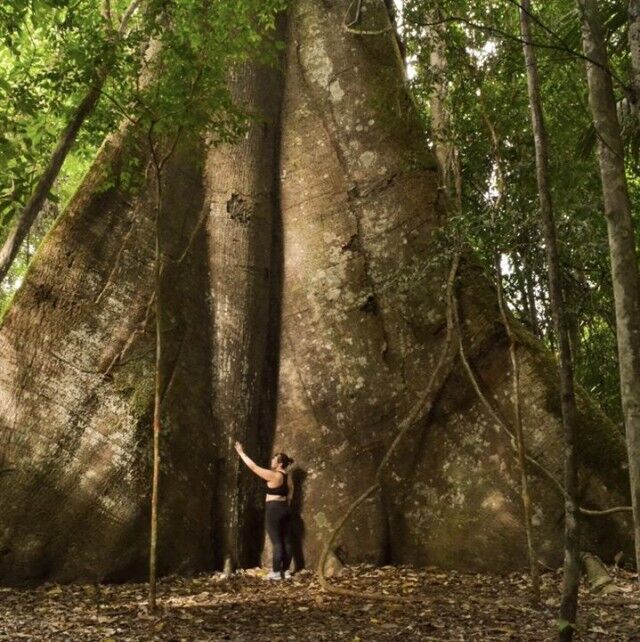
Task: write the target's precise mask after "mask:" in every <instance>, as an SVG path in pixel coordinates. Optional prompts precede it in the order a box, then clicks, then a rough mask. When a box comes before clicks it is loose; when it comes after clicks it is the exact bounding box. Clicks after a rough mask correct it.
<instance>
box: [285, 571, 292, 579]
mask: <svg viewBox="0 0 640 642" xmlns="http://www.w3.org/2000/svg"><path fill="white" fill-rule="evenodd" d="M284 579H285V580H290V579H291V571H285V572H284Z"/></svg>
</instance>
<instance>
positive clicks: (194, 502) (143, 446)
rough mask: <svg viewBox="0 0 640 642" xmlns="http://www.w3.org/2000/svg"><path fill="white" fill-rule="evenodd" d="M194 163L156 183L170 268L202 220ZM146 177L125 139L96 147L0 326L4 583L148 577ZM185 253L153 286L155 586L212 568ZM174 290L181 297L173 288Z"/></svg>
mask: <svg viewBox="0 0 640 642" xmlns="http://www.w3.org/2000/svg"><path fill="white" fill-rule="evenodd" d="M197 155H198V150H197V149H189V150H188V151H185V153H180V154H179V156H177V157H176V160H174V161H173V163H172V165H171V166H169V168H168V169H169V171H168V172H167V176H168V177H170V178H168V179H167V185H166V186H165V191H166V193H167V194H168V195H169V196H168V200H167V201H166V202H165V203H163V204H162V208H163V213H162V217H161V224H162V231H161V233H162V237H163V239H165V242H164V243H163V245H164V246H165V247H164V248H163V249H164V250H165V251H166V252H168V253H171V254H174V253H178V252H179V251H180V248H181V247H182V246H183V245H184V244H185V243H186V241H187V239H188V238H189V235H190V232H191V229H192V228H193V224H194V221H193V219H194V214H197V213H199V211H200V209H201V203H202V187H201V179H200V175H199V173H198V162H197ZM200 156H202V154H200ZM178 157H179V159H180V160H179V161H178V160H177V159H178ZM134 165H135V166H137V167H138V168H139V169H138V171H139V174H140V178H141V185H137V186H131V187H127V186H126V185H125V184H124V183H123V182H122V176H125V175H127V174H128V173H130V172H131V167H132V166H134ZM200 165H201V163H200ZM178 168H179V171H175V170H176V169H178ZM172 169H173V170H174V171H171V170H172ZM150 171H151V170H150V168H149V166H148V159H147V157H146V149H145V143H144V142H143V141H141V140H139V137H138V132H136V131H134V130H133V129H132V128H127V129H124V130H123V131H121V132H119V133H118V134H116V135H115V136H113V137H112V138H111V139H110V140H108V141H107V142H106V144H105V145H104V146H103V149H102V150H101V152H100V154H99V157H98V159H97V160H96V163H95V165H94V167H93V168H92V170H91V171H90V172H89V174H88V176H87V177H86V179H85V180H84V182H83V184H82V186H81V188H80V189H79V191H78V194H77V195H76V197H75V198H74V199H73V201H72V203H71V204H70V206H69V208H68V209H67V211H66V212H65V213H64V215H63V216H62V218H61V219H60V220H59V221H58V222H57V224H56V227H55V229H54V230H53V231H52V232H51V234H50V235H49V237H48V239H47V241H46V242H45V243H44V244H43V247H42V248H41V250H40V251H39V252H38V254H37V255H36V257H35V259H34V262H33V264H32V266H31V268H30V270H29V273H28V275H27V277H26V279H25V283H24V285H23V287H22V288H21V290H20V291H19V292H18V293H17V295H16V297H15V300H14V302H13V304H12V306H11V308H10V310H9V311H8V313H7V315H6V317H5V318H4V321H3V325H2V329H1V331H0V343H1V345H2V350H1V355H2V366H1V368H0V427H1V429H2V433H3V440H2V444H3V457H4V460H5V462H6V464H7V465H8V466H9V467H11V468H12V469H14V472H12V473H10V474H7V475H5V476H3V478H2V481H1V482H0V483H2V489H1V490H0V502H1V503H2V509H1V512H2V526H3V528H2V542H3V546H5V547H6V548H8V549H9V551H10V553H9V554H8V555H6V556H4V557H3V558H2V561H1V562H0V577H1V578H2V580H3V581H11V582H19V581H28V580H33V579H40V578H44V577H56V578H59V579H77V578H99V579H104V578H113V579H117V578H120V577H129V576H131V575H132V574H141V573H143V572H144V569H145V568H146V563H145V561H146V557H147V544H146V539H147V536H148V517H147V516H148V489H149V445H150V420H151V409H152V404H153V382H154V359H153V351H154V341H153V334H154V333H153V325H154V318H153V298H152V297H153V291H154V278H153V264H154V234H155V226H154V204H153V194H152V192H151V189H152V188H153V183H152V182H149V181H147V180H146V177H147V178H148V176H149V172H150ZM194 205H195V206H194ZM168 211H171V217H170V219H169V217H167V216H166V213H167V212H168ZM171 226H174V229H169V228H170V227H171ZM194 245H195V248H194V250H193V251H192V253H191V255H190V257H189V259H188V260H186V261H184V262H183V263H182V264H180V265H176V266H173V267H172V268H170V269H166V270H165V271H164V276H163V289H165V288H166V292H163V297H164V302H165V306H166V309H167V312H168V315H169V316H170V317H171V318H172V320H173V323H172V325H171V327H168V329H167V333H166V343H165V345H166V350H165V360H164V363H163V368H164V369H166V373H165V375H166V376H165V377H164V379H165V380H166V381H167V382H168V384H169V385H168V387H167V388H166V390H165V391H164V394H165V398H166V407H167V408H168V409H169V410H168V411H167V413H166V414H167V416H166V417H165V425H166V431H165V433H166V435H167V437H166V443H164V444H163V448H165V449H166V452H165V455H166V457H165V459H166V466H165V469H164V470H163V477H164V479H163V480H162V481H161V484H162V486H163V503H162V508H161V514H160V521H161V527H162V530H161V539H160V544H159V547H160V558H161V565H160V570H161V571H166V570H167V569H171V568H173V569H175V568H184V569H188V568H199V567H201V566H202V565H203V564H205V563H206V562H207V561H208V560H209V559H210V558H211V544H210V530H211V517H210V512H211V510H210V509H211V500H210V496H211V489H212V484H211V481H210V478H211V470H210V463H211V461H212V456H211V445H210V444H211V437H210V435H209V434H208V433H210V432H211V430H212V428H211V419H210V416H208V415H207V412H208V408H209V403H208V394H209V393H208V389H209V381H208V379H207V378H206V377H205V378H203V379H201V380H195V381H191V380H190V373H189V370H190V369H191V367H193V366H194V365H197V364H198V363H200V364H202V365H201V366H200V368H201V369H203V368H204V367H207V366H208V364H209V357H208V354H207V347H208V339H207V337H208V329H207V324H206V320H207V319H208V314H203V298H202V296H201V295H200V293H201V292H202V291H203V288H206V287H207V285H206V278H207V276H206V271H205V270H204V269H203V262H202V258H203V255H202V251H203V249H204V246H203V244H202V236H201V238H200V239H199V240H197V241H196V242H195V244H194ZM176 281H179V282H182V281H185V282H187V283H189V284H190V285H191V286H192V287H191V288H190V289H186V288H183V287H179V288H176V287H175V282H176ZM203 320H204V321H205V323H203ZM195 418H197V421H194V419H195ZM178 420H179V423H178ZM178 428H179V429H178ZM194 429H195V430H196V431H197V434H196V433H194V432H193V431H194ZM169 470H170V471H172V472H171V474H170V475H169V476H166V472H167V471H169ZM173 471H175V473H174V472H173ZM165 482H166V483H165ZM170 514H174V515H175V518H171V517H170V516H169V515H170Z"/></svg>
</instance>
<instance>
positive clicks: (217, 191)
mask: <svg viewBox="0 0 640 642" xmlns="http://www.w3.org/2000/svg"><path fill="white" fill-rule="evenodd" d="M230 85H231V90H232V94H233V97H234V100H235V101H236V102H237V103H238V104H239V105H240V106H241V107H242V108H243V109H245V110H246V111H247V112H248V113H249V114H250V115H251V117H252V121H251V122H250V123H249V129H248V131H247V133H246V134H245V135H244V137H243V138H242V140H240V141H239V142H237V143H234V144H225V145H220V146H215V147H213V148H212V149H211V150H210V152H209V154H208V157H207V166H206V182H207V185H208V193H207V207H209V212H210V214H209V216H208V218H207V221H208V223H207V225H208V248H209V249H208V254H209V270H210V274H211V293H210V294H211V301H212V307H211V320H210V323H211V329H212V341H213V348H212V361H211V373H212V382H213V385H212V389H211V393H212V401H211V403H212V408H213V415H214V421H215V422H216V425H217V426H218V427H219V431H220V432H219V437H218V462H219V471H218V478H217V481H218V484H217V497H218V499H217V519H218V527H217V528H216V540H215V556H216V562H217V564H218V565H219V564H222V563H223V562H224V560H225V559H227V558H228V559H229V560H230V562H231V565H232V566H236V565H237V564H240V565H243V566H247V565H249V564H251V563H253V564H255V561H256V560H257V559H259V557H260V551H261V543H262V542H261V540H260V538H256V536H255V533H256V532H260V531H261V529H262V515H263V504H264V488H263V487H262V486H261V485H260V484H259V482H258V481H257V479H256V478H255V476H254V475H252V474H251V473H250V472H249V471H248V470H247V469H246V467H245V466H244V464H242V462H240V460H239V459H238V456H237V454H236V452H235V449H234V447H233V444H234V442H235V440H240V441H241V442H242V443H243V444H245V447H246V448H247V450H248V451H249V452H251V453H252V454H253V453H260V454H262V455H266V454H268V453H267V450H268V449H270V447H271V439H272V434H273V428H272V420H271V421H270V420H268V419H267V420H266V421H264V419H265V415H264V414H263V413H262V410H263V408H264V406H265V404H268V399H267V398H265V392H267V391H265V386H269V385H273V383H272V382H271V383H269V381H270V379H269V375H270V374H271V371H269V370H268V366H267V355H268V350H267V348H268V346H267V339H268V337H270V336H271V334H272V328H271V327H270V326H271V324H272V322H273V321H272V319H271V316H270V305H269V304H270V299H271V298H272V297H273V296H274V294H275V295H277V281H278V276H279V267H278V256H277V254H276V253H274V252H272V246H273V237H274V234H275V233H276V232H277V231H278V229H279V226H278V204H277V200H276V199H277V195H276V186H277V184H276V180H277V146H278V143H279V139H278V134H279V132H278V125H279V121H280V99H281V95H282V89H281V86H282V70H281V69H276V70H271V71H270V70H268V69H265V68H258V67H257V66H256V65H254V64H245V65H243V66H241V67H240V68H238V69H237V70H235V71H234V72H233V76H232V78H231V80H230Z"/></svg>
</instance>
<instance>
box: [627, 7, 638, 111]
mask: <svg viewBox="0 0 640 642" xmlns="http://www.w3.org/2000/svg"><path fill="white" fill-rule="evenodd" d="M627 37H628V40H629V52H630V53H631V90H632V96H631V109H632V112H633V113H634V115H635V117H636V118H640V0H629V32H628V36H627Z"/></svg>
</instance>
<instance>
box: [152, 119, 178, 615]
mask: <svg viewBox="0 0 640 642" xmlns="http://www.w3.org/2000/svg"><path fill="white" fill-rule="evenodd" d="M155 124H156V121H154V122H152V123H151V125H150V127H149V131H148V143H149V149H150V152H151V160H152V165H153V168H154V173H155V265H154V268H155V269H154V280H155V315H156V328H155V329H156V350H155V352H156V355H155V356H156V358H155V366H156V376H155V386H154V399H153V453H152V456H153V470H152V475H151V525H150V537H149V604H148V608H149V612H150V613H154V612H155V610H156V585H157V577H158V563H157V560H158V502H159V486H160V464H161V452H160V435H161V431H162V424H161V412H162V402H163V399H164V396H165V394H166V392H167V389H168V386H169V384H170V380H169V381H168V383H167V385H166V386H165V385H164V383H163V379H164V377H163V376H162V358H163V350H162V348H163V342H162V315H163V309H162V296H161V294H162V273H163V270H164V265H163V261H162V248H161V238H160V215H161V211H162V170H163V169H164V166H165V164H166V162H167V161H168V160H169V157H170V156H171V154H172V153H173V152H174V150H175V148H176V145H177V144H178V139H179V137H180V134H181V129H180V128H179V129H178V131H177V133H176V136H175V137H174V139H173V142H172V143H171V145H170V146H169V149H168V151H167V153H166V154H165V155H164V156H163V157H161V158H159V157H158V155H157V145H156V143H154V140H153V129H154V127H155Z"/></svg>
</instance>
